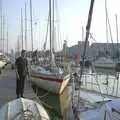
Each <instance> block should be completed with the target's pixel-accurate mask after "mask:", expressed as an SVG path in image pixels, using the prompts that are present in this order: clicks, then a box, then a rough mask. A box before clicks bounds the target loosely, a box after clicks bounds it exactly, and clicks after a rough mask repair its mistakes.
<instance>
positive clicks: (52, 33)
mask: <svg viewBox="0 0 120 120" xmlns="http://www.w3.org/2000/svg"><path fill="white" fill-rule="evenodd" d="M52 8H53V11H52V12H53V13H52V14H53V15H52V17H53V18H52V52H54V47H55V46H54V42H55V41H54V40H55V39H54V32H55V30H54V27H55V26H54V0H53V6H52Z"/></svg>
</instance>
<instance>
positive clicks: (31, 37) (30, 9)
mask: <svg viewBox="0 0 120 120" xmlns="http://www.w3.org/2000/svg"><path fill="white" fill-rule="evenodd" d="M30 21H31V24H30V26H31V44H32V51H33V24H32V21H33V20H32V0H30Z"/></svg>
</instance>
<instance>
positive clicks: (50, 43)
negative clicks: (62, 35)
mask: <svg viewBox="0 0 120 120" xmlns="http://www.w3.org/2000/svg"><path fill="white" fill-rule="evenodd" d="M49 15H50V17H49V19H50V31H49V32H50V33H49V34H50V57H51V53H52V43H51V36H52V35H51V24H52V22H51V0H49Z"/></svg>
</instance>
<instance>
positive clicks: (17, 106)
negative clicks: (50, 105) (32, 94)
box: [0, 98, 50, 120]
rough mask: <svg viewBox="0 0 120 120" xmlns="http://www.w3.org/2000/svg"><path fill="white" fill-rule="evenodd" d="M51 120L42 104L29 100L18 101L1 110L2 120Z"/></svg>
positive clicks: (9, 103)
mask: <svg viewBox="0 0 120 120" xmlns="http://www.w3.org/2000/svg"><path fill="white" fill-rule="evenodd" d="M33 119H34V120H50V118H49V116H48V114H47V112H46V110H45V109H44V108H43V106H42V105H41V104H38V103H37V102H35V101H32V100H28V99H23V98H20V99H16V100H13V101H11V102H8V103H7V104H5V105H4V106H3V107H2V108H1V110H0V120H33Z"/></svg>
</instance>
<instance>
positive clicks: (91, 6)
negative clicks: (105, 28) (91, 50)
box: [75, 0, 94, 118]
mask: <svg viewBox="0 0 120 120" xmlns="http://www.w3.org/2000/svg"><path fill="white" fill-rule="evenodd" d="M93 5H94V0H91V4H90V9H89V14H88V21H87V25H86V36H85V44H84V51H83V57H82V63H84V59H85V55H86V46H87V43H88V38H89V33H90V27H91V21H92V13H93ZM83 67H84V64H82V66H81V70H80V79H79V84H78V85H79V92H78V105H77V109H79V103H80V86H81V78H82V74H83ZM77 109H76V113H75V117H76V118H78V113H79V111H77Z"/></svg>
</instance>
